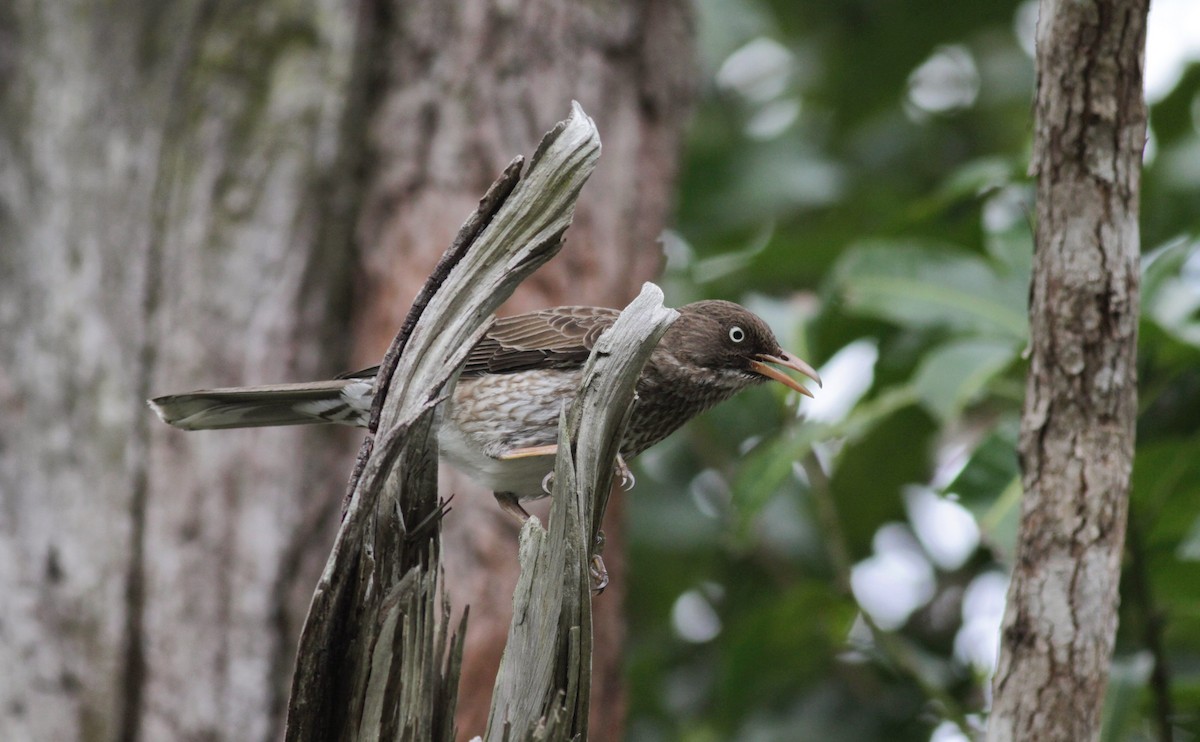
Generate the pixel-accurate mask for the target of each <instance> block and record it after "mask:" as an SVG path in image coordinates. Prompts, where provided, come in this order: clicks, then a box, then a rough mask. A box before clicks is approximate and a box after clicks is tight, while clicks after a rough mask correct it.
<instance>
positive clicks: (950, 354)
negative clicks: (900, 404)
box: [913, 339, 1017, 423]
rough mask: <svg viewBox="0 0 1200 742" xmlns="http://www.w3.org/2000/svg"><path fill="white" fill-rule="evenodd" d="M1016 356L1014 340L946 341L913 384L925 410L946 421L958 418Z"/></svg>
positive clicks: (926, 361)
mask: <svg viewBox="0 0 1200 742" xmlns="http://www.w3.org/2000/svg"><path fill="white" fill-rule="evenodd" d="M1016 355H1017V348H1016V344H1015V343H1014V342H1013V341H1011V340H1001V339H995V340H992V339H978V340H962V341H956V342H950V343H946V344H945V345H942V346H941V347H939V348H935V349H934V350H932V351H930V352H929V353H927V354H926V355H925V358H924V360H922V362H921V365H920V367H918V368H917V374H916V378H915V379H914V381H913V384H914V386H915V387H916V389H917V394H918V396H919V397H920V399H921V404H922V405H923V406H924V407H925V409H926V410H928V411H929V412H930V413H932V414H933V415H934V416H935V417H937V418H938V419H939V420H941V421H942V422H943V423H946V422H949V421H951V420H954V419H955V418H957V417H958V416H959V414H961V413H962V411H963V408H964V407H966V406H967V405H968V404H969V403H971V402H972V401H974V400H975V398H976V397H977V396H978V395H979V393H980V392H981V391H982V390H983V388H984V387H985V386H987V383H988V382H989V381H990V380H991V379H992V378H993V377H995V376H996V374H998V373H1000V372H1001V371H1003V370H1004V369H1005V368H1007V367H1008V366H1009V364H1011V363H1012V362H1013V359H1015V358H1016Z"/></svg>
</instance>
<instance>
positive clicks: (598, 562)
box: [588, 531, 608, 596]
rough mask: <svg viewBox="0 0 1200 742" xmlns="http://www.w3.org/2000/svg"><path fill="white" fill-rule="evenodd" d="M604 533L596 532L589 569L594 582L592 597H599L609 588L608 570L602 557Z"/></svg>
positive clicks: (589, 574)
mask: <svg viewBox="0 0 1200 742" xmlns="http://www.w3.org/2000/svg"><path fill="white" fill-rule="evenodd" d="M604 540H605V539H604V531H596V543H595V545H593V546H592V561H591V566H590V567H589V568H588V576H589V577H590V578H591V581H592V595H593V596H595V595H599V594H600V593H602V592H604V588H606V587H608V569H607V568H606V567H605V566H604V559H603V558H602V557H601V556H600V554H601V553H603V551H604Z"/></svg>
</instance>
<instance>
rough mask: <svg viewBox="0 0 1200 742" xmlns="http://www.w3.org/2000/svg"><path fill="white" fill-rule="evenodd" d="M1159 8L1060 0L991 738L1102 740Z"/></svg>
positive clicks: (1049, 50)
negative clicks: (1020, 493)
mask: <svg viewBox="0 0 1200 742" xmlns="http://www.w3.org/2000/svg"><path fill="white" fill-rule="evenodd" d="M1147 8H1148V3H1147V2H1146V0H1098V1H1097V0H1093V1H1091V2H1079V3H1076V2H1062V1H1061V0H1045V1H1044V2H1043V3H1042V7H1041V16H1040V18H1039V20H1038V34H1037V67H1038V92H1037V105H1036V130H1035V141H1034V152H1033V163H1032V166H1031V170H1032V172H1033V174H1034V175H1036V176H1037V179H1038V185H1037V220H1038V221H1037V232H1036V255H1035V262H1034V274H1033V285H1032V289H1031V306H1030V335H1031V345H1030V351H1031V353H1030V368H1029V376H1028V384H1027V387H1026V400H1025V409H1024V414H1023V419H1022V429H1021V439H1020V444H1019V453H1020V457H1021V465H1022V470H1023V483H1024V487H1025V499H1024V501H1023V503H1022V510H1021V525H1020V533H1019V544H1018V548H1017V555H1016V564H1015V567H1014V570H1013V579H1012V584H1011V587H1010V589H1009V595H1008V606H1007V609H1006V612H1005V617H1004V623H1003V636H1002V644H1001V653H1000V661H999V665H998V667H997V670H996V675H995V680H994V686H993V689H994V701H993V708H992V713H991V718H990V720H989V727H988V739H989V740H994V741H998V740H1090V739H1097V738H1098V737H1099V733H1100V720H1101V712H1102V709H1103V702H1104V691H1105V687H1106V684H1107V678H1108V668H1109V663H1110V660H1111V656H1112V649H1113V642H1114V639H1115V634H1116V627H1117V607H1118V594H1117V588H1118V583H1119V581H1120V574H1121V555H1122V548H1123V544H1124V537H1125V524H1126V513H1127V511H1128V496H1129V486H1130V474H1131V471H1132V466H1133V446H1134V429H1135V422H1136V414H1137V386H1136V383H1137V369H1136V350H1137V323H1138V296H1139V290H1138V287H1139V269H1138V257H1139V238H1138V187H1139V181H1140V174H1141V157H1142V147H1143V145H1144V142H1145V134H1146V111H1145V106H1144V104H1143V101H1142V63H1143V50H1144V47H1145V32H1146V12H1147Z"/></svg>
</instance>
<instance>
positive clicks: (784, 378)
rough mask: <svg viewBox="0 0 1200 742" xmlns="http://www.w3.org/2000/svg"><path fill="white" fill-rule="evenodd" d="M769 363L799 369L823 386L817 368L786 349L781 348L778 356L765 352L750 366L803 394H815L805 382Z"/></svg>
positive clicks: (794, 369)
mask: <svg viewBox="0 0 1200 742" xmlns="http://www.w3.org/2000/svg"><path fill="white" fill-rule="evenodd" d="M768 363H774V364H776V365H779V366H783V367H784V368H790V369H791V370H793V371H798V372H800V373H802V374H804V375H805V376H807V377H808V378H810V379H812V380H813V381H815V382H817V386H821V377H820V376H819V375H817V372H816V370H814V369H813V367H812V366H810V365H808V364H807V363H805V362H804V361H802V360H800V359H799V358H797V357H796V356H794V355H792V354H791V353H788V352H787V351H786V350H781V351H780V352H779V355H777V356H773V355H770V354H768V353H763V354H761V355H759V356H758V360H756V361H751V362H750V367H751V368H753V369H754V370H755V371H756V372H758V373H760V374H762V375H763V376H766V377H767V378H768V379H774V380H775V381H778V382H779V383H780V384H783V385H784V386H786V387H788V388H789V389H795V390H796V391H798V392H800V393H801V394H803V395H805V396H808V397H811V396H812V395H813V394H812V392H810V391H808V390H807V389H805V388H804V385H803V384H801V383H800V382H798V381H796V380H795V379H793V378H792V377H790V376H788V375H787V374H785V373H784V372H782V371H780V370H779V369H777V368H775V367H774V366H768V365H767V364H768Z"/></svg>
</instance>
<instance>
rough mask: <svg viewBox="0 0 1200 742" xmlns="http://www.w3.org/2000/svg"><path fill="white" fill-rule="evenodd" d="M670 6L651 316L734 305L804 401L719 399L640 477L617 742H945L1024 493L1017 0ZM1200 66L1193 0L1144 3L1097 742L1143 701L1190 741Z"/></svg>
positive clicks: (1114, 732)
mask: <svg viewBox="0 0 1200 742" xmlns="http://www.w3.org/2000/svg"><path fill="white" fill-rule="evenodd" d="M697 7H698V19H699V52H700V57H701V59H702V63H703V78H702V82H701V84H702V95H701V99H702V100H701V104H700V107H699V109H698V110H697V113H696V117H695V122H694V126H693V130H692V133H691V139H690V145H689V147H690V148H689V151H688V155H687V167H686V171H685V172H684V174H683V183H682V195H681V200H680V203H679V212H678V213H679V217H678V229H677V230H676V231H673V232H671V233H669V234H666V235H664V238H663V248H664V250H665V252H666V255H667V258H668V268H667V276H666V278H665V280H666V286H667V288H668V294H669V297H668V298H669V300H670V301H671V302H673V303H676V304H678V303H684V302H686V301H690V300H693V299H695V298H700V297H712V296H720V297H726V298H730V299H734V300H738V301H741V302H743V303H745V304H747V305H748V306H750V307H751V308H752V309H754V310H755V311H757V312H759V313H760V314H762V315H763V316H764V317H766V318H767V319H768V321H770V322H771V323H772V325H773V326H774V327H775V329H776V331H777V334H778V335H779V337H780V338H781V339H783V340H784V344H785V346H786V347H788V348H789V349H790V350H792V351H793V352H795V353H797V354H798V355H800V356H801V357H803V358H805V359H807V360H810V361H812V362H813V363H814V365H817V366H819V370H820V372H821V375H822V377H823V378H824V380H825V385H824V388H822V389H820V390H818V392H817V396H816V399H814V400H808V399H804V400H797V399H795V398H794V397H795V396H796V395H789V397H787V398H784V396H783V390H782V388H780V389H765V388H764V390H762V391H759V392H756V393H754V394H751V395H743V397H748V399H744V400H742V401H741V402H739V403H731V404H728V405H725V406H723V407H721V408H719V409H717V410H715V411H713V412H712V413H709V414H707V415H706V416H704V417H703V418H702V419H700V420H698V421H697V422H696V423H694V424H693V425H692V426H691V427H690V428H689V430H688V432H687V433H686V434H685V435H681V436H677V437H676V438H675V439H673V440H672V441H671V442H670V443H668V444H665V445H663V446H660V447H659V448H657V449H655V450H653V451H651V452H649V453H647V454H646V455H645V456H644V457H643V459H642V461H641V462H640V470H641V473H640V477H639V486H638V487H637V489H636V490H635V491H634V492H633V493H631V494H630V495H627V496H626V498H627V503H628V511H629V516H630V518H631V520H632V525H631V533H632V547H633V564H632V574H631V576H630V583H631V591H632V595H631V603H632V606H631V608H632V612H633V619H632V626H631V629H630V647H631V655H630V668H629V671H630V676H631V681H632V691H631V697H630V700H631V727H630V734H629V738H630V739H631V740H637V741H639V742H640V741H643V740H645V741H651V740H676V739H683V740H724V739H738V740H777V739H838V740H877V739H886V740H909V739H911V740H929V739H932V740H938V741H939V742H947V741H949V740H962V739H966V738H967V735H968V734H969V733H971V731H972V730H977V729H978V728H979V725H980V723H981V716H980V714H981V712H983V711H985V710H986V708H987V706H988V703H989V692H990V688H989V679H990V674H991V673H992V671H993V669H994V666H995V662H996V656H997V651H998V646H999V625H1000V619H1001V615H1002V612H1003V605H1004V596H1005V591H1006V589H1007V569H1008V567H1007V565H1008V563H1009V561H1010V560H1011V557H1012V549H1013V544H1014V540H1015V533H1016V525H1017V510H1018V504H1019V497H1020V493H1021V487H1020V481H1019V476H1018V468H1017V462H1016V458H1015V453H1014V449H1015V445H1016V439H1017V434H1018V429H1019V414H1020V406H1021V401H1022V397H1023V391H1024V386H1023V379H1024V372H1025V366H1024V362H1023V360H1022V356H1021V354H1022V351H1023V349H1024V346H1025V341H1026V319H1025V308H1026V298H1027V295H1028V288H1027V287H1028V275H1029V269H1030V260H1031V255H1032V237H1031V222H1032V219H1033V210H1034V209H1033V201H1032V184H1031V182H1030V180H1029V179H1028V177H1027V175H1026V168H1027V166H1028V151H1029V147H1030V140H1031V136H1032V122H1031V112H1032V104H1031V97H1032V90H1033V82H1034V77H1033V75H1034V72H1033V39H1034V30H1035V24H1036V21H1037V4H1036V3H1035V2H1024V3H1004V2H1000V3H996V2H990V1H989V2H958V3H944V2H935V1H934V0H915V1H914V2H906V3H883V2H871V1H868V0H862V1H859V2H845V3H841V2H839V3H822V2H815V1H808V2H784V1H783V0H779V1H778V2H727V1H726V0H702V1H701V2H699V3H698V4H697ZM1198 61H1200V3H1197V2H1195V0H1155V2H1154V3H1153V5H1152V8H1151V15H1150V27H1149V39H1148V42H1147V54H1146V97H1147V100H1148V102H1149V103H1150V104H1151V131H1150V134H1149V136H1148V142H1147V148H1146V155H1145V160H1146V167H1147V169H1146V173H1145V176H1144V180H1143V185H1144V190H1143V201H1142V211H1143V220H1142V221H1143V233H1142V247H1143V252H1144V254H1145V255H1146V260H1145V267H1144V274H1145V278H1144V289H1143V291H1144V297H1143V302H1144V312H1145V318H1144V320H1143V324H1142V330H1141V333H1142V337H1141V349H1140V354H1141V363H1140V374H1141V387H1142V391H1141V397H1142V402H1141V409H1142V415H1141V418H1140V420H1139V452H1138V459H1137V463H1136V468H1137V474H1136V482H1135V493H1134V503H1133V508H1132V512H1133V518H1134V520H1133V524H1132V526H1131V531H1130V544H1131V553H1130V556H1129V559H1128V560H1127V562H1128V565H1127V568H1126V575H1125V579H1124V581H1123V588H1122V592H1123V595H1124V600H1123V607H1122V628H1121V634H1120V637H1119V644H1118V651H1117V656H1116V658H1115V660H1114V673H1113V678H1112V681H1111V683H1110V691H1109V698H1110V701H1109V703H1108V704H1107V706H1106V717H1105V724H1106V730H1105V735H1106V736H1105V739H1114V740H1117V739H1143V738H1144V739H1155V738H1157V736H1156V735H1155V732H1154V730H1155V729H1157V728H1159V726H1160V725H1161V724H1162V723H1163V722H1162V717H1163V716H1164V714H1168V713H1169V718H1168V719H1167V723H1170V724H1177V725H1178V728H1179V729H1180V730H1182V729H1186V728H1188V726H1189V725H1190V724H1196V725H1197V726H1196V727H1192V728H1193V729H1195V728H1200V569H1198V568H1197V565H1198V561H1200V464H1197V463H1193V462H1195V461H1196V460H1197V459H1198V458H1200V457H1197V456H1196V453H1195V452H1196V451H1197V450H1198V449H1197V445H1198V444H1200V436H1198V435H1197V427H1196V420H1198V419H1200V352H1198V350H1200V322H1198V320H1197V314H1196V313H1197V309H1198V308H1200V250H1197V247H1198V244H1200V243H1198V242H1197V234H1198V233H1200V64H1198ZM678 481H690V482H691V484H690V485H689V486H688V487H687V488H686V489H684V490H680V489H679V488H678V487H677V486H670V485H668V484H667V483H668V482H678ZM1155 641H1157V642H1158V643H1159V644H1160V645H1161V646H1162V647H1165V649H1160V650H1155V649H1154V648H1153V645H1154V643H1155ZM1156 663H1161V664H1162V665H1163V666H1164V667H1167V666H1168V663H1169V675H1168V681H1169V687H1168V689H1162V688H1159V687H1157V686H1156V682H1152V680H1151V670H1152V668H1153V667H1154V666H1155V665H1156ZM1164 696H1165V698H1166V707H1165V710H1164V706H1163V698H1164ZM797 735H799V736H797ZM1185 738H1186V737H1185ZM1192 738H1194V737H1192Z"/></svg>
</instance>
